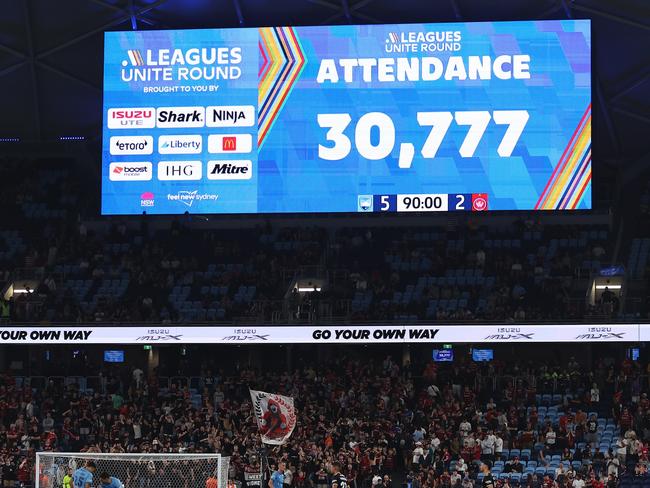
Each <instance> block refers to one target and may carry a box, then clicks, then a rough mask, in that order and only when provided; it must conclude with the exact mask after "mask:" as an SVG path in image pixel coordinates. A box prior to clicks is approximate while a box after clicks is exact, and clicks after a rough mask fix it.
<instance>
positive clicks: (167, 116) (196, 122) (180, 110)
mask: <svg viewBox="0 0 650 488" xmlns="http://www.w3.org/2000/svg"><path fill="white" fill-rule="evenodd" d="M204 125H205V108H203V107H159V108H158V109H157V111H156V127H160V128H162V129H168V128H177V127H181V128H182V127H189V128H192V127H203V126H204Z"/></svg>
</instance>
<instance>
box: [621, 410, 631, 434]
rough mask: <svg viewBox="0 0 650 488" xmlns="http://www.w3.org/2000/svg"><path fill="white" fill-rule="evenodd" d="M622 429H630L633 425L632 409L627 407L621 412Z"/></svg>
mask: <svg viewBox="0 0 650 488" xmlns="http://www.w3.org/2000/svg"><path fill="white" fill-rule="evenodd" d="M620 423H621V430H628V429H629V428H630V427H631V426H632V415H631V414H630V411H629V410H628V409H627V407H625V408H624V409H623V412H622V413H621V419H620Z"/></svg>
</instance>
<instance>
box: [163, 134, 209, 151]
mask: <svg viewBox="0 0 650 488" xmlns="http://www.w3.org/2000/svg"><path fill="white" fill-rule="evenodd" d="M202 151H203V137H201V136H200V135H199V134H191V135H170V136H160V137H159V138H158V152H159V153H160V154H199V153H201V152H202Z"/></svg>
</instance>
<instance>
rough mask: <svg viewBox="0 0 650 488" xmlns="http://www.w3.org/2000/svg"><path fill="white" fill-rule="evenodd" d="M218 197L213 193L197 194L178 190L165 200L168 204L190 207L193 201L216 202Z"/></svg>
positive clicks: (195, 191)
mask: <svg viewBox="0 0 650 488" xmlns="http://www.w3.org/2000/svg"><path fill="white" fill-rule="evenodd" d="M218 198H219V195H215V194H213V193H199V191H198V190H180V191H178V192H176V193H168V194H167V200H169V201H170V202H179V203H182V204H183V205H185V206H187V207H191V206H192V205H193V204H194V202H195V201H199V202H202V201H205V200H210V201H217V199H218Z"/></svg>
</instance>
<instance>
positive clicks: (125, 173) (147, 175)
mask: <svg viewBox="0 0 650 488" xmlns="http://www.w3.org/2000/svg"><path fill="white" fill-rule="evenodd" d="M152 167H153V166H152V165H151V163H149V162H141V163H136V162H128V163H111V165H110V166H109V169H108V174H109V179H110V180H111V181H149V180H150V179H151V174H152Z"/></svg>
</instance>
